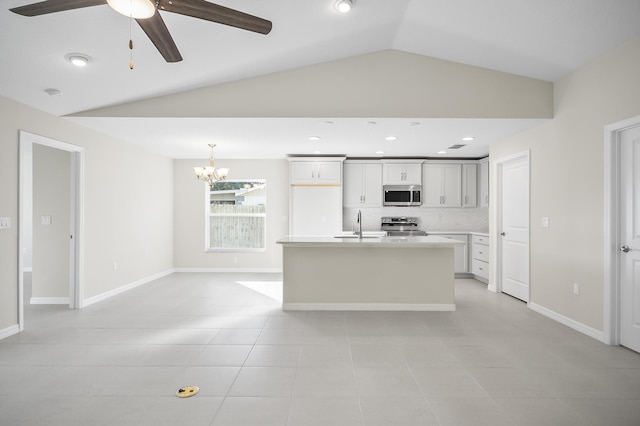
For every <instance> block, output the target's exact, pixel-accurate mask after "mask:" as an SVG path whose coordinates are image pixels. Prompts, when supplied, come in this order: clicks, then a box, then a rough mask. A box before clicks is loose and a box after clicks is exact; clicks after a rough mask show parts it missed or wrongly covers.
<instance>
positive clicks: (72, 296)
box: [18, 130, 84, 331]
mask: <svg viewBox="0 0 640 426" xmlns="http://www.w3.org/2000/svg"><path fill="white" fill-rule="evenodd" d="M19 140H20V158H19V193H18V194H19V195H18V217H19V220H18V224H19V230H18V327H19V330H20V331H23V330H24V271H23V263H24V261H23V251H24V247H25V245H26V241H25V238H26V236H25V235H24V234H25V230H24V226H23V225H22V224H23V223H25V222H24V220H25V214H26V212H25V192H26V189H27V188H26V185H29V184H30V183H29V182H31V184H32V183H33V179H27V173H31V174H33V156H32V155H31V154H32V151H33V149H32V147H33V144H39V145H44V146H48V147H50V148H56V149H60V150H62V151H67V152H69V153H70V154H71V171H70V172H71V173H70V188H69V190H70V210H69V212H70V230H69V231H70V233H71V242H70V244H69V251H70V252H69V254H70V256H69V278H70V279H69V309H78V308H81V307H82V300H83V298H84V297H83V291H84V232H83V230H84V148H83V147H80V146H76V145H72V144H69V143H66V142H61V141H58V140H55V139H51V138H47V137H45V136H40V135H36V134H34V133H29V132H26V131H24V130H20V132H19ZM30 193H33V188H31V191H30Z"/></svg>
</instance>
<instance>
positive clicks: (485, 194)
mask: <svg viewBox="0 0 640 426" xmlns="http://www.w3.org/2000/svg"><path fill="white" fill-rule="evenodd" d="M480 207H489V158H483V159H482V160H480Z"/></svg>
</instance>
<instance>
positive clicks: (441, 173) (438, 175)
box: [422, 163, 462, 207]
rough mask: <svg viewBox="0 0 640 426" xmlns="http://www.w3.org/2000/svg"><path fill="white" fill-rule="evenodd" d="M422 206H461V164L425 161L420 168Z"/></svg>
mask: <svg viewBox="0 0 640 426" xmlns="http://www.w3.org/2000/svg"><path fill="white" fill-rule="evenodd" d="M422 178H423V179H422V206H423V207H460V206H462V185H461V180H462V165H461V164H449V163H425V164H424V166H423V170H422Z"/></svg>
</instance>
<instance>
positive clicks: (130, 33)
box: [129, 16, 133, 70]
mask: <svg viewBox="0 0 640 426" xmlns="http://www.w3.org/2000/svg"><path fill="white" fill-rule="evenodd" d="M132 28H133V16H130V17H129V51H130V56H129V69H130V70H132V69H133V30H132Z"/></svg>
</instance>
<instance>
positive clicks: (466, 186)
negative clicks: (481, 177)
mask: <svg viewBox="0 0 640 426" xmlns="http://www.w3.org/2000/svg"><path fill="white" fill-rule="evenodd" d="M477 193H478V166H477V165H476V164H475V163H474V164H465V163H463V164H462V207H476V206H477V200H476V199H477Z"/></svg>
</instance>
